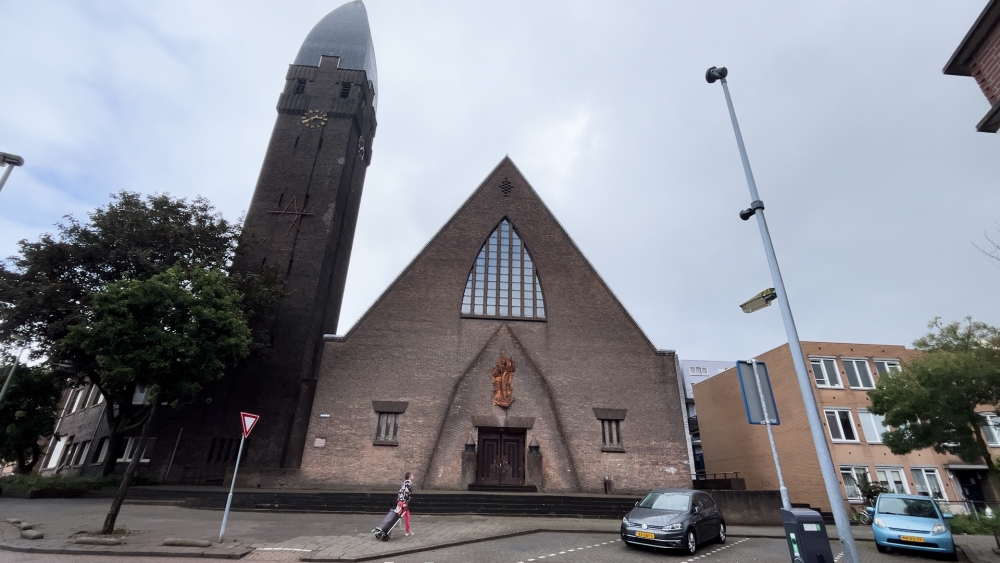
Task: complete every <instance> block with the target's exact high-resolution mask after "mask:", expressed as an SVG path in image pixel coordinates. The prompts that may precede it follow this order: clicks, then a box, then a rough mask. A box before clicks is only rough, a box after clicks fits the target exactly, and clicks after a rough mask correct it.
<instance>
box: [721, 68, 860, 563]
mask: <svg viewBox="0 0 1000 563" xmlns="http://www.w3.org/2000/svg"><path fill="white" fill-rule="evenodd" d="M727 76H729V71H728V70H727V69H726V67H721V68H717V67H714V66H713V67H712V68H710V69H708V70H707V71H706V72H705V80H706V81H708V83H709V84H712V83H715V82H721V83H722V91H723V93H725V95H726V105H727V106H728V107H729V117H730V119H731V120H732V122H733V132H734V133H735V134H736V146H737V147H738V148H739V151H740V159H741V160H742V161H743V173H744V174H745V175H746V178H747V186H748V187H749V188H750V201H751V203H750V207H749V208H748V209H746V210H744V211H743V212H741V213H740V218H741V219H743V220H744V221H747V220H749V219H750V217H753V216H756V217H757V226H758V227H759V228H760V237H761V239H762V241H763V243H764V254H765V255H766V256H767V265H768V267H769V269H770V270H771V280H772V281H773V282H774V290H773V291H774V292H775V297H776V298H777V301H778V308H780V309H781V319H782V321H784V323H785V332H786V334H787V335H788V349H789V352H790V353H791V355H792V364H793V365H794V366H795V376H796V379H798V383H799V391H800V392H801V393H802V400H803V402H804V403H805V411H806V420H807V421H808V422H809V431H810V434H812V439H813V446H814V447H815V448H816V457H817V458H819V459H818V461H819V469H820V474H821V475H822V476H823V485H824V488H825V489H826V495H827V499H828V500H829V502H830V511H831V512H833V519H834V521H835V522H836V524H837V535H838V536H839V538H840V544H841V546H842V547H843V550H844V563H858V561H859V560H858V548H857V546H856V545H855V544H854V534H853V533H852V531H851V523H850V521H849V519H848V514H847V509H846V508H845V507H844V500H843V498H842V497H841V494H840V480H839V478H838V477H839V475H838V474H837V468H836V466H835V465H834V463H833V456H832V455H831V454H830V446H829V445H828V444H827V443H826V434H825V430H824V429H823V421H822V419H821V418H820V415H819V407H818V406H817V405H816V397H815V396H814V395H813V391H812V382H811V378H810V377H809V372H808V370H807V368H806V362H805V356H804V355H803V354H802V344H801V343H800V342H799V333H798V330H796V328H795V319H794V318H793V317H792V308H791V306H790V305H789V304H788V293H786V292H785V284H784V282H783V281H782V280H781V270H780V269H779V268H778V259H777V257H776V256H775V254H774V245H773V244H772V243H771V234H770V233H769V232H768V230H767V221H766V220H765V219H764V202H763V201H761V199H760V196H758V195H757V183H756V182H755V181H754V179H753V171H752V170H750V159H749V158H748V157H747V149H746V147H745V146H744V145H743V134H742V133H740V124H739V122H738V121H737V120H736V110H735V109H734V108H733V98H732V96H730V95H729V84H728V83H727V81H726V77H727ZM765 293H766V292H765ZM763 295H764V294H763V293H762V294H761V295H758V296H757V297H755V298H754V299H751V300H750V301H748V302H746V303H744V304H743V307H744V309H743V310H744V311H747V309H749V308H752V307H753V306H755V305H760V306H758V307H757V309H760V308H761V307H764V306H766V305H763V304H759V303H756V304H755V303H754V302H755V300H757V299H758V298H762V296H763ZM757 309H753V310H757ZM747 312H750V311H747Z"/></svg>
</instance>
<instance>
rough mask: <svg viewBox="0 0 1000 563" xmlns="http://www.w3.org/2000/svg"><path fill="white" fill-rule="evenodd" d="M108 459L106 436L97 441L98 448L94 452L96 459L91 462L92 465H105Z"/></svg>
mask: <svg viewBox="0 0 1000 563" xmlns="http://www.w3.org/2000/svg"><path fill="white" fill-rule="evenodd" d="M107 457H108V437H107V436H105V437H103V438H101V439H100V440H98V441H97V448H96V449H95V450H94V457H93V458H92V459H91V460H90V463H104V459H105V458H107Z"/></svg>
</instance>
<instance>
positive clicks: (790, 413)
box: [694, 342, 990, 510]
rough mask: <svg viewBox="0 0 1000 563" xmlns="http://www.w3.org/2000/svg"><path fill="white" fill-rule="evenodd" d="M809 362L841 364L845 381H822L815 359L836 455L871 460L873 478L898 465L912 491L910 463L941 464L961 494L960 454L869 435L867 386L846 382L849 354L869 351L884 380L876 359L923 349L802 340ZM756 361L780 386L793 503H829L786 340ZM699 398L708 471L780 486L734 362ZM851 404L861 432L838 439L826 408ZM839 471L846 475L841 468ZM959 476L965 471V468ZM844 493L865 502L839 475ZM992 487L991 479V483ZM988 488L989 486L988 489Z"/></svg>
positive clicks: (953, 495)
mask: <svg viewBox="0 0 1000 563" xmlns="http://www.w3.org/2000/svg"><path fill="white" fill-rule="evenodd" d="M802 351H803V353H804V354H805V356H806V362H807V364H809V359H810V358H811V357H812V358H833V359H835V361H836V364H835V365H836V366H837V369H838V372H839V377H840V381H841V382H842V384H843V388H836V389H833V388H819V387H818V386H817V385H816V383H815V379H814V377H815V376H814V373H813V371H812V370H813V367H812V366H811V365H810V367H809V370H810V378H811V379H810V383H812V386H811V387H812V392H813V395H814V397H815V398H816V402H817V404H818V406H819V409H820V417H821V418H822V419H823V430H824V432H825V433H826V438H827V444H828V445H829V447H830V453H831V455H832V457H833V462H834V464H835V465H836V466H838V468H839V467H840V466H858V467H867V468H868V472H869V474H870V475H871V477H872V480H873V481H875V480H877V478H876V471H877V469H879V468H899V469H901V470H902V474H903V475H904V477H905V479H906V481H907V484H906V488H907V489H908V490H909V492H911V493H916V492H917V489H918V487H917V483H915V479H914V476H913V475H912V473H911V469H912V468H935V469H936V470H937V472H938V475H939V476H940V480H941V483H942V485H943V492H944V496H945V500H949V501H961V500H965V497H966V496H967V495H966V493H965V492H963V490H962V484H961V483H960V482H959V479H958V478H957V477H956V475H955V471H953V469H954V468H956V467H961V466H966V467H967V465H966V464H965V463H964V462H962V461H961V460H960V459H958V458H957V457H955V456H951V455H947V454H938V453H936V452H934V451H933V450H931V449H926V450H920V451H916V452H912V453H910V454H908V455H904V456H897V455H893V454H892V452H890V451H889V448H888V446H884V445H882V444H881V443H871V442H869V440H868V439H867V437H866V435H865V433H864V430H863V428H862V425H861V419H860V414H859V410H858V409H867V407H868V405H869V400H868V393H867V390H862V389H852V388H851V387H850V385H849V384H848V379H847V375H846V373H845V371H844V364H843V360H844V359H845V358H849V359H864V360H865V361H866V362H867V363H868V366H869V371H870V372H871V374H872V376H873V378H874V379H873V380H874V381H877V380H878V374H877V371H876V368H875V364H874V361H875V360H877V359H878V360H901V361H903V362H906V361H908V360H911V359H913V358H915V357H917V356H918V355H920V354H921V352H919V351H917V350H911V349H907V348H905V347H904V346H894V345H881V344H843V343H830V342H802ZM756 359H757V360H758V361H761V362H764V363H765V364H767V370H768V373H769V375H770V379H771V386H772V388H773V390H774V399H775V404H776V405H777V408H778V414H779V415H780V418H781V424H780V425H778V426H774V427H773V429H774V439H775V444H776V447H777V449H778V455H779V458H780V461H781V468H782V472H783V475H784V478H785V486H786V487H788V492H789V496H790V497H791V501H792V502H793V503H808V504H810V505H812V506H813V507H814V508H822V509H823V510H829V507H830V503H829V500H828V498H827V495H826V489H825V488H824V486H823V480H822V477H821V474H820V470H819V461H818V458H817V456H816V450H815V448H814V447H813V442H812V436H811V435H810V432H809V424H808V421H807V419H806V414H805V405H804V403H803V401H802V394H801V392H800V390H799V384H798V381H797V379H796V375H795V367H794V365H793V364H792V356H791V353H790V352H789V348H788V345H787V344H785V345H782V346H780V347H778V348H775V349H773V350H771V351H769V352H766V353H765V354H762V355H760V356H757V358H756ZM694 394H695V402H696V404H697V405H698V423H699V426H700V429H701V440H702V449H703V451H704V456H705V466H706V471H707V472H709V473H712V472H723V471H738V472H739V473H740V477H742V478H744V479H745V480H746V486H747V489H751V490H754V489H777V488H778V479H777V472H776V471H775V468H774V461H773V459H772V456H771V448H770V444H769V442H768V438H767V429H766V428H765V427H764V426H758V425H751V424H748V423H747V420H746V415H745V410H744V406H743V396H742V393H741V391H740V384H739V378H738V377H737V374H736V369H735V368H733V369H729V370H727V371H725V372H723V373H720V374H719V375H717V376H715V377H712V378H711V379H708V380H706V381H703V382H701V383H697V384H695V385H694ZM832 407H837V408H841V409H850V411H851V416H852V418H853V422H854V426H855V429H854V431H855V434H856V435H857V438H858V439H857V440H855V441H850V442H847V441H843V442H836V443H835V442H834V441H833V440H832V439H831V434H830V429H829V425H828V423H827V420H826V418H825V416H824V413H823V409H824V408H832ZM838 477H841V475H840V473H839V472H838ZM958 477H964V475H960V476H958ZM840 485H841V493H842V494H843V495H844V502H845V503H848V504H849V505H850V504H852V503H853V504H855V505H857V504H860V502H859V501H850V500H849V499H848V498H847V493H846V489H845V487H844V482H843V479H842V477H841V481H840ZM987 488H988V487H987ZM986 494H987V495H988V496H989V495H990V493H989V491H987V492H986Z"/></svg>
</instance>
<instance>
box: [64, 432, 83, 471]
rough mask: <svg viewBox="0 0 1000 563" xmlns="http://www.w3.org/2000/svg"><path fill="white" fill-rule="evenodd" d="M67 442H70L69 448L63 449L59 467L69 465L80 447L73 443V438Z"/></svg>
mask: <svg viewBox="0 0 1000 563" xmlns="http://www.w3.org/2000/svg"><path fill="white" fill-rule="evenodd" d="M69 441H70V446H69V448H67V449H65V450H64V451H63V455H62V458H61V459H60V460H59V465H60V466H63V465H69V464H70V462H72V461H73V456H75V455H76V450H77V447H78V446H79V445H80V444H78V443H75V442H73V438H72V437H71V438H70V439H69Z"/></svg>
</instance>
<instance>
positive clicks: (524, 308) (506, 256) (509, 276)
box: [462, 218, 545, 319]
mask: <svg viewBox="0 0 1000 563" xmlns="http://www.w3.org/2000/svg"><path fill="white" fill-rule="evenodd" d="M462 314H463V315H470V316H477V317H479V316H481V317H514V318H529V319H544V318H545V298H544V297H543V296H542V284H541V282H540V281H539V280H538V271H537V269H536V268H535V265H534V262H533V261H532V260H531V254H529V253H528V248H527V247H526V246H525V245H524V243H523V241H521V237H520V236H518V234H517V232H516V231H515V230H514V228H513V227H512V226H511V224H510V221H508V220H507V219H506V218H504V220H502V221H500V224H499V225H497V228H496V229H494V231H493V232H492V233H490V236H489V238H488V239H486V243H485V244H483V247H482V248H481V249H480V250H479V254H478V255H477V256H476V263H475V264H474V265H473V266H472V271H471V272H469V279H468V280H467V281H466V282H465V294H464V296H463V297H462Z"/></svg>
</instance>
